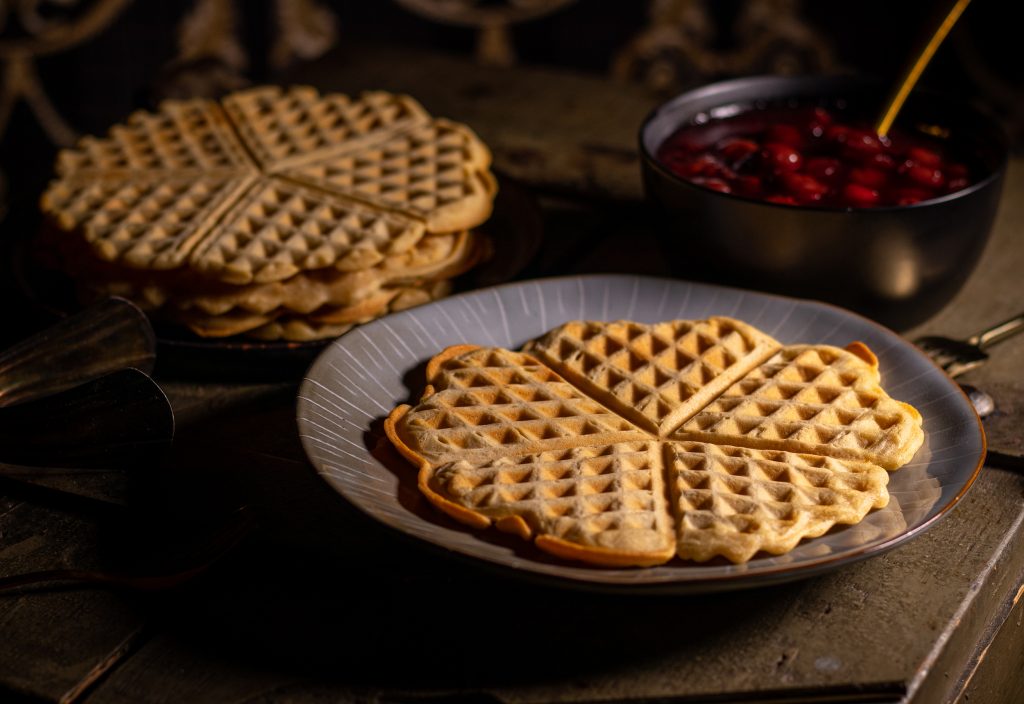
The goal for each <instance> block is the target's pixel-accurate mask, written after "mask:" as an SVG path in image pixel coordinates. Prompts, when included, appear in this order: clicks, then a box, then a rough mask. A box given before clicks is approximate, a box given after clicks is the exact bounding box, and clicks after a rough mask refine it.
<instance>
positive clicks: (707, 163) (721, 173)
mask: <svg viewBox="0 0 1024 704" xmlns="http://www.w3.org/2000/svg"><path fill="white" fill-rule="evenodd" d="M684 175H685V176H688V177H690V178H694V177H696V176H711V177H718V178H721V177H726V178H731V177H732V175H733V174H732V171H731V170H730V169H729V167H727V166H726V165H725V164H723V163H722V160H721V159H719V158H718V157H716V156H715V155H714V154H700V155H698V156H697V157H696V158H695V159H693V160H692V161H690V162H689V164H687V165H686V166H685V167H684Z"/></svg>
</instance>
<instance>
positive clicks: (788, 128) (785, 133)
mask: <svg viewBox="0 0 1024 704" xmlns="http://www.w3.org/2000/svg"><path fill="white" fill-rule="evenodd" d="M764 141H765V142H778V143H779V144H788V145H789V146H791V147H795V148H797V149H799V148H801V147H803V146H804V138H803V135H801V134H800V130H798V129H797V128H796V127H793V125H785V124H774V125H769V126H768V129H766V130H765V131H764Z"/></svg>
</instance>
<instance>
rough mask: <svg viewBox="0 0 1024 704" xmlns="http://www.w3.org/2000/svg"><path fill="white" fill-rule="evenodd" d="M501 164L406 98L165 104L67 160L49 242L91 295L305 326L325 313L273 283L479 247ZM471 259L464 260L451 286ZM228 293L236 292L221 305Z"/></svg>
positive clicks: (396, 274) (49, 205)
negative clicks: (449, 240) (310, 312)
mask: <svg viewBox="0 0 1024 704" xmlns="http://www.w3.org/2000/svg"><path fill="white" fill-rule="evenodd" d="M490 163H491V155H490V152H489V151H488V149H487V147H486V146H485V145H484V144H483V143H482V142H481V141H480V140H479V138H477V136H476V135H475V134H474V133H473V132H472V131H471V130H470V129H469V128H468V127H466V126H464V125H461V124H458V123H454V122H451V121H448V120H444V119H439V118H434V117H431V116H430V115H429V114H428V113H427V112H426V111H425V110H424V109H423V108H422V107H421V106H420V105H419V103H417V102H416V101H415V100H413V99H412V98H410V97H408V96H403V95H394V94H391V93H385V92H368V93H363V94H362V95H360V96H358V97H350V96H347V95H342V94H337V93H333V94H326V95H320V94H319V93H318V92H317V91H316V90H314V89H313V88H309V87H292V88H287V89H284V88H279V87H276V86H267V87H260V88H253V89H250V90H246V91H241V92H238V93H234V94H231V95H228V96H226V97H225V98H224V99H223V100H222V101H219V102H215V101H209V100H199V99H195V100H185V101H167V102H165V103H162V104H161V105H160V106H159V108H158V110H157V111H156V112H152V113H149V112H138V113H135V114H133V115H131V116H130V117H129V118H128V120H127V121H126V122H125V124H122V125H116V126H114V127H112V128H111V129H110V131H109V132H108V134H107V135H106V136H104V137H92V136H90V137H85V138H83V139H82V140H80V142H79V143H78V144H77V145H76V146H75V147H74V148H72V149H67V150H64V151H63V152H61V154H60V155H59V156H58V159H57V166H56V172H57V173H56V178H55V179H54V180H53V182H52V183H51V184H50V186H49V188H48V189H47V191H46V192H45V193H44V194H43V197H42V199H41V208H42V210H43V212H44V213H45V214H46V215H47V216H48V218H49V221H50V222H51V223H52V224H53V225H55V226H56V227H55V228H52V229H53V233H54V234H56V235H57V236H56V237H55V238H54V239H53V241H52V242H51V243H48V244H53V245H55V246H53V247H52V249H54V250H57V251H58V252H59V253H60V254H61V255H62V256H57V257H52V258H54V259H61V258H62V259H63V261H64V263H65V268H67V269H68V271H69V273H71V274H72V276H74V277H75V278H76V279H77V280H78V281H79V282H85V283H86V285H85V286H82V287H80V288H81V290H83V291H84V290H102V289H103V288H104V285H109V284H112V283H116V285H117V286H118V287H120V288H127V289H131V288H133V287H134V288H136V289H138V288H140V287H142V286H145V287H146V290H147V291H149V292H150V294H151V295H149V296H148V298H147V300H145V301H140V302H141V303H152V301H153V300H162V301H172V302H173V301H175V300H176V302H177V303H178V304H179V305H178V308H182V307H187V305H189V304H191V303H193V301H192V300H188V301H186V300H182V298H183V297H185V298H190V299H191V298H195V299H200V300H201V299H202V298H204V297H207V296H210V295H212V296H214V297H215V298H216V300H215V301H214V302H213V303H211V307H218V308H219V309H221V312H219V313H212V312H209V311H207V312H208V314H209V315H219V314H224V315H233V316H234V317H235V318H241V317H244V316H248V317H249V318H250V319H251V318H252V313H254V312H257V311H254V310H253V309H252V308H253V306H252V305H250V306H249V307H248V309H246V310H242V311H239V310H235V308H234V307H227V308H225V302H226V301H230V300H252V299H253V296H255V297H256V298H258V299H259V302H258V304H257V307H258V308H260V311H267V310H271V309H275V308H281V309H286V310H287V311H288V314H289V316H290V317H294V316H293V314H295V313H301V311H302V310H303V309H313V308H315V307H316V306H313V305H312V304H311V303H307V302H305V301H300V302H298V303H296V302H294V301H293V300H291V299H289V298H288V296H287V295H283V296H282V298H281V300H268V291H272V290H274V288H273V287H272V286H270V285H273V284H277V283H280V282H288V281H293V280H294V279H296V278H297V277H303V276H305V275H308V274H311V273H316V272H326V273H327V274H331V273H337V272H341V273H352V272H364V271H366V270H368V269H370V268H373V267H382V266H383V265H385V264H386V263H388V262H391V263H394V262H395V261H397V260H400V258H401V257H402V256H403V255H409V254H412V255H416V256H415V257H414V258H416V259H418V260H421V261H420V266H419V268H420V269H422V268H423V267H424V266H426V267H427V268H429V267H430V266H432V265H433V264H434V263H438V262H434V261H429V260H428V261H422V260H423V259H424V256H423V254H424V253H426V252H427V251H428V250H432V251H437V250H436V247H434V248H431V247H430V246H429V245H428V246H423V245H425V244H426V243H427V241H430V240H431V239H432V238H433V241H434V242H435V243H436V242H437V241H438V239H439V237H440V236H449V237H461V238H462V240H466V239H467V238H473V239H477V238H476V235H475V234H473V233H472V230H473V228H476V227H477V226H479V225H481V224H482V223H483V222H484V221H485V220H486V219H487V218H488V217H489V216H490V214H491V208H492V202H493V200H494V197H495V195H496V192H497V186H496V182H495V179H494V176H493V175H492V174H491V172H490ZM435 236H436V237H435ZM473 249H474V248H473V247H464V248H463V251H465V252H470V251H472V250H473ZM475 261H476V260H475V259H473V260H472V261H471V260H470V258H469V257H468V256H467V257H466V258H465V259H464V260H463V261H462V262H461V263H460V265H459V266H458V267H455V268H456V269H458V271H456V273H459V272H461V271H463V270H465V268H468V266H470V265H471V264H472V263H473V262H475ZM463 264H465V266H463ZM414 268H415V267H414ZM430 276H433V275H430ZM421 278H423V274H422V273H421V272H419V271H415V270H410V271H407V272H403V271H393V272H391V274H390V280H396V279H397V280H402V281H408V280H412V279H421ZM348 280H349V281H351V280H354V279H353V278H351V277H350V278H349V279H348ZM125 282H127V283H125ZM218 285H220V286H221V287H222V290H223V287H225V286H226V287H227V288H228V289H231V290H230V291H229V292H228V293H226V294H223V295H221V291H214V292H213V293H211V292H210V289H211V288H214V287H216V286H218ZM373 285H379V283H376V282H375V283H373V284H371V286H373ZM260 286H263V288H262V289H260V290H259V291H255V292H253V291H251V290H246V288H247V287H252V288H256V287H260ZM288 288H289V287H281V290H282V291H284V290H286V289H288ZM290 288H291V289H295V288H296V287H294V286H292V287H290ZM307 288H308V287H307ZM371 293H373V291H362V290H360V291H356V292H355V293H353V294H352V295H351V297H353V298H355V297H360V296H361V297H365V296H368V295H370V294H371ZM250 294H252V295H250ZM324 303H330V304H332V305H342V304H345V303H347V301H339V300H327V301H324ZM150 309H151V312H154V313H156V314H158V315H160V314H161V313H162V311H160V310H153V307H152V306H150ZM260 314H261V315H265V313H264V312H260ZM164 317H166V318H170V317H172V316H164ZM250 322H252V321H251V320H250ZM307 322H316V321H307ZM213 325H215V326H218V327H220V328H221V329H224V330H235V329H237V328H238V325H236V324H229V323H228V322H224V324H220V323H216V322H214V323H213ZM293 327H294V326H293ZM307 327H308V329H309V330H310V331H311V332H312V331H315V329H316V326H315V325H314V326H307Z"/></svg>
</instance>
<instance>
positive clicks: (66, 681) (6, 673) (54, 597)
mask: <svg viewBox="0 0 1024 704" xmlns="http://www.w3.org/2000/svg"><path fill="white" fill-rule="evenodd" d="M102 544H103V537H102V529H101V527H100V524H99V523H98V522H97V521H96V520H95V519H92V518H88V517H86V518H83V517H79V516H76V515H74V514H71V513H68V512H64V511H59V510H54V509H48V508H41V507H38V506H34V505H32V504H29V503H25V502H21V501H18V500H11V499H9V498H0V576H9V575H13V574H21V573H25V572H34V571H37V570H44V569H55V568H60V567H80V568H83V569H90V568H93V567H96V566H98V565H99V564H101V555H100V551H101V548H100V546H102ZM144 620H145V618H144V615H143V612H142V611H141V609H140V605H139V603H138V601H137V599H135V598H133V597H131V596H126V595H122V594H116V593H113V592H110V591H105V590H95V589H75V590H66V591H60V590H56V591H55V590H47V591H42V592H40V591H30V590H28V591H21V592H3V593H0V700H3V699H4V696H5V695H4V692H5V691H6V692H12V693H18V694H22V695H26V696H32V697H37V698H39V699H43V700H46V701H56V700H58V699H60V698H61V697H62V696H64V695H65V694H67V693H69V692H73V691H74V690H75V689H76V688H77V687H78V685H79V684H80V683H81V682H82V681H83V680H85V679H86V678H88V677H89V675H90V673H91V671H92V670H93V669H94V668H95V667H96V665H97V664H98V663H100V662H102V661H104V660H105V659H107V658H108V656H110V655H111V653H113V652H115V651H116V650H117V649H118V646H119V645H120V644H121V643H123V642H125V641H126V640H129V639H131V638H132V637H133V636H135V635H136V634H138V633H139V631H140V629H141V628H142V625H143V623H144Z"/></svg>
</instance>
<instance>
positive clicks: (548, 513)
mask: <svg viewBox="0 0 1024 704" xmlns="http://www.w3.org/2000/svg"><path fill="white" fill-rule="evenodd" d="M711 331H714V332H711ZM672 335H675V337H674V338H673V337H672ZM695 335H696V336H697V337H704V338H707V339H704V340H702V341H701V342H700V343H699V344H698V345H697V347H696V348H694V347H692V346H691V345H692V342H693V338H694V336H695ZM736 336H739V338H740V339H739V340H737V339H735V338H736ZM684 339H686V340H687V343H686V344H685V345H683V349H687V350H690V351H691V353H690V354H689V355H688V356H687V357H686V359H688V360H689V361H688V362H687V363H685V364H679V365H678V367H679V368H680V369H686V370H689V371H690V372H691V373H692V372H693V369H695V368H696V369H703V370H704V371H698V372H696V374H695V375H694V376H691V377H689V378H690V379H692V380H695V381H699V382H700V383H699V384H691V386H690V387H688V388H690V389H692V393H679V394H678V397H677V399H676V398H672V399H671V403H668V404H667V405H668V408H665V409H662V408H661V406H658V408H659V413H656V414H651V413H648V412H647V411H648V409H650V407H651V401H650V397H651V396H652V395H654V394H662V393H664V391H663V390H659V387H660V386H663V384H658V385H654V384H651V383H649V381H644V379H646V377H644V375H645V374H647V375H654V374H655V372H656V371H657V367H659V366H665V364H664V360H663V358H662V355H663V354H664V353H665V350H666V349H667V350H677V349H679V348H678V347H677V346H676V343H677V342H680V341H682V340H684ZM566 340H568V342H567V343H566V344H565V345H564V346H563V344H562V343H563V342H564V341H566ZM727 340H728V342H726V341H727ZM620 341H622V342H623V344H622V346H621V347H617V346H616V345H619V344H620ZM588 343H592V344H589V345H588ZM776 344H777V343H774V341H773V340H771V338H769V337H767V336H766V335H764V334H763V333H759V332H758V331H757V330H756V329H754V328H751V327H750V326H747V325H745V324H743V323H740V322H739V321H732V320H729V319H725V318H716V319H711V320H709V321H672V322H670V323H662V324H657V325H639V324H635V323H630V322H623V321H619V322H616V323H608V324H603V325H602V324H599V323H587V324H568V325H567V326H562V327H560V328H557V329H556V330H554V331H552V332H551V333H549V334H548V335H545V336H544V337H542V338H540V340H538V341H534V342H533V343H529V344H528V345H527V348H528V349H529V350H530V352H529V353H528V354H524V353H516V352H510V351H508V350H501V349H491V348H479V347H474V346H460V347H455V348H449V349H448V350H445V351H444V352H442V353H441V354H439V355H438V356H437V357H435V358H434V359H433V360H431V362H430V364H429V365H428V367H427V381H428V386H427V388H426V390H425V392H424V395H423V398H422V400H421V401H420V403H419V404H418V405H416V406H415V407H411V408H410V407H409V406H399V407H398V408H396V409H395V410H394V411H393V412H392V413H391V415H390V416H389V418H388V420H387V421H386V423H385V430H386V433H387V435H388V438H389V439H390V440H391V441H392V443H393V444H394V445H395V446H396V447H397V448H398V449H399V451H400V452H402V454H403V455H404V456H405V457H406V458H408V459H409V460H410V461H411V462H413V463H414V464H415V465H417V466H418V467H419V469H420V474H419V486H420V489H421V491H423V493H424V494H425V495H426V496H427V498H428V499H429V500H430V501H432V502H433V503H434V504H435V505H437V506H438V507H439V508H441V509H442V510H444V511H445V512H447V513H449V514H450V515H452V516H453V517H455V518H457V519H458V520H461V521H463V522H465V523H467V524H469V525H472V526H476V527H483V526H486V525H491V524H492V523H494V524H495V525H497V526H498V527H499V528H501V529H503V530H507V531H511V532H513V533H516V534H518V535H520V536H522V537H524V538H531V537H532V538H533V539H534V540H535V542H536V544H537V545H538V546H539V547H540V548H541V549H544V550H547V551H549V552H552V553H555V554H558V555H562V556H564V557H571V558H574V559H580V560H584V561H587V562H592V563H596V564H603V565H634V564H635V565H650V564H657V563H660V562H664V561H666V560H669V559H671V558H672V556H673V555H678V556H679V557H681V558H683V559H690V560H697V561H705V560H709V559H711V558H713V557H715V556H723V557H725V558H727V559H729V560H732V561H734V562H744V561H747V560H749V559H750V558H751V557H752V556H754V555H755V554H756V553H758V552H759V551H763V552H766V553H772V554H778V553H782V552H786V551H788V550H791V549H792V548H793V547H794V546H795V545H796V544H797V543H798V542H799V541H800V540H802V539H804V538H813V537H816V536H819V535H821V534H822V533H824V532H825V531H827V530H828V529H829V528H831V527H832V526H833V525H836V524H853V523H857V522H859V521H860V520H861V519H863V517H864V516H865V515H866V514H867V512H868V511H870V510H871V509H872V508H880V507H882V506H885V505H886V503H887V501H888V493H887V491H886V483H887V481H888V474H887V473H886V470H885V469H883V467H882V466H880V465H884V466H885V467H886V468H889V469H895V468H896V467H898V466H899V465H900V464H902V463H904V462H906V461H908V460H909V459H910V457H911V456H912V455H913V454H914V452H916V450H917V448H918V447H919V446H920V444H921V441H922V437H923V433H922V431H921V428H920V425H921V418H920V415H919V414H918V413H917V411H915V410H913V409H912V408H911V407H909V406H906V404H901V403H899V402H897V401H894V400H892V399H890V398H889V397H888V396H887V395H886V394H885V392H884V391H882V390H881V388H880V387H879V386H878V384H877V382H878V372H877V360H874V357H873V355H871V353H870V351H869V350H867V348H866V347H864V346H863V345H861V344H860V343H854V344H853V345H851V347H850V349H851V350H852V352H850V351H844V350H839V349H838V348H834V347H828V346H811V345H797V346H791V347H783V348H781V349H780V350H779V351H778V352H777V353H776V354H775V355H774V356H773V357H772V358H771V359H770V360H769V361H767V362H763V363H760V362H759V361H758V359H759V358H762V359H763V356H764V353H765V350H767V354H769V355H770V354H771V353H772V351H773V349H774V348H775V345H776ZM631 345H632V347H631ZM693 349H699V350H700V351H701V352H707V351H709V350H713V349H717V350H718V351H717V352H713V353H712V354H711V355H710V356H709V358H708V359H704V358H702V357H701V356H700V354H697V355H696V356H695V355H694V354H692V350H693ZM538 350H546V351H547V352H548V353H549V354H551V353H552V351H554V352H556V353H558V354H556V355H555V356H554V360H556V361H550V362H549V361H547V358H544V359H541V358H539V357H537V356H534V355H536V354H539V352H538ZM581 350H582V351H585V353H586V354H585V355H584V354H580V352H581ZM623 350H625V351H626V352H627V355H628V357H627V358H628V360H629V362H628V363H622V367H623V368H630V367H632V371H633V372H638V371H639V372H640V376H641V381H642V382H643V383H644V384H645V386H644V388H642V389H641V391H642V393H636V394H635V395H633V394H622V393H616V392H615V391H614V389H615V386H614V385H611V388H608V387H605V388H602V387H601V384H602V383H609V382H608V380H609V379H613V378H614V379H617V377H614V376H610V375H608V374H606V373H605V372H604V371H601V372H599V373H595V374H589V372H592V371H594V370H607V369H608V368H609V367H610V366H612V365H614V368H615V369H618V368H620V362H621V361H622V360H620V359H619V358H618V355H620V353H621V352H622V351H623ZM751 350H756V352H754V353H753V354H754V356H753V357H751V356H750V355H751ZM673 354H675V353H674V352H673ZM586 355H590V357H587V356H586ZM812 358H816V359H817V360H818V361H813V360H812ZM588 360H589V361H588ZM730 360H731V361H730ZM556 364H557V365H558V370H561V369H563V368H564V369H567V370H568V371H567V374H566V376H565V377H563V376H560V374H559V373H558V371H556V370H555V369H553V368H552V367H554V366H555V365H556ZM694 365H696V366H694ZM737 367H738V369H737ZM815 368H817V372H816V373H815V374H812V373H811V370H812V369H815ZM641 370H646V371H641ZM741 370H742V371H741ZM793 370H797V371H796V372H794V371H793ZM668 371H669V370H665V371H664V373H665V374H666V375H667V374H668ZM793 373H798V374H799V375H800V377H801V378H800V381H799V384H800V385H801V390H800V391H798V392H797V393H796V394H794V395H793V396H796V395H798V394H800V393H803V394H804V395H805V396H806V397H809V396H810V395H811V390H812V389H817V390H818V391H820V392H821V398H826V397H828V398H830V399H832V400H833V401H834V400H835V399H838V398H841V397H843V395H844V394H852V395H853V396H852V398H855V399H857V400H858V401H859V402H861V403H863V404H864V405H863V406H858V408H860V409H861V411H860V412H859V415H858V416H856V417H853V416H850V415H845V414H844V410H845V405H843V404H839V406H836V407H833V408H831V409H827V408H818V409H817V414H822V415H821V417H820V418H819V419H818V420H817V421H815V422H817V423H818V424H822V425H828V423H832V424H833V425H837V424H841V423H843V422H846V423H847V428H846V429H847V432H848V433H849V434H851V435H853V436H855V437H857V438H861V439H860V440H857V441H856V442H854V441H850V442H832V443H831V444H830V443H825V442H819V443H817V444H807V443H805V442H803V441H802V440H797V439H794V440H793V442H791V443H788V444H787V443H786V442H782V441H779V442H774V443H767V444H766V443H765V442H764V440H763V439H762V438H759V437H757V436H756V434H754V436H748V435H744V434H742V433H730V432H722V433H720V434H717V435H714V436H713V437H709V438H705V437H703V436H701V437H695V434H694V433H691V432H688V431H687V430H686V428H687V427H688V426H689V425H690V424H691V423H698V421H699V420H700V419H701V418H702V416H703V415H704V414H705V413H707V412H709V411H708V410H701V409H700V406H699V404H696V403H694V402H693V399H695V398H697V399H700V401H701V402H702V403H703V404H704V405H705V407H706V409H712V408H715V407H716V404H719V403H721V402H723V401H725V402H727V403H728V402H729V399H731V398H732V397H731V396H730V393H731V392H732V393H736V391H734V390H736V389H743V388H750V387H751V386H752V385H753V384H754V383H755V382H757V388H758V389H760V388H766V389H767V388H770V387H769V385H768V382H767V381H766V379H771V378H774V377H779V383H790V382H789V379H790V377H791V376H792V374H793ZM780 375H781V376H780ZM723 376H724V377H725V378H729V377H730V376H731V377H732V379H733V380H735V381H734V383H732V384H731V385H729V384H724V383H721V382H719V383H718V387H717V391H716V392H713V393H707V392H705V391H704V390H705V389H707V388H708V386H709V385H711V384H714V383H715V382H716V380H720V379H722V378H723ZM676 377H677V378H676V381H674V382H673V383H674V384H678V383H679V381H678V377H679V374H678V373H676ZM737 377H739V378H738V380H736V378H737ZM835 378H838V379H839V380H840V381H841V382H842V384H845V390H844V391H842V392H841V393H838V394H833V393H832V390H833V388H834V384H835V383H836V382H835ZM615 383H616V384H617V383H621V382H620V381H616V382H615ZM629 383H630V385H637V384H638V383H639V382H637V381H636V380H631V381H630V382H629ZM793 383H797V382H793ZM675 388H678V387H675ZM787 388H788V387H787ZM702 394H703V395H702ZM715 394H717V395H718V397H717V398H716V397H715ZM744 394H746V392H744ZM869 397H870V403H869V402H868V401H869ZM631 398H632V399H635V400H634V404H636V405H635V406H634V407H633V408H632V409H628V408H627V407H626V406H625V404H626V403H627V400H628V399H631ZM765 398H766V399H769V400H776V401H778V400H783V399H779V398H778V397H777V396H776V394H775V392H774V391H766V392H765ZM790 398H792V397H790ZM804 402H805V400H802V401H800V403H804ZM673 404H674V405H673ZM687 404H689V410H687V411H686V412H685V413H684V414H680V413H678V409H679V408H684V407H687ZM816 404H817V405H822V404H821V402H820V401H819V402H816ZM811 405H812V406H813V405H815V404H811ZM694 406H696V408H693V407H694ZM776 407H777V408H778V407H781V406H780V405H779V404H776ZM840 407H842V409H844V410H843V411H841V410H840ZM799 408H800V409H803V406H799ZM627 410H632V411H633V412H632V413H629V412H627ZM802 412H804V411H803V410H799V411H797V414H798V415H799V414H800V413H802ZM807 412H809V411H807ZM687 413H688V414H690V415H692V418H691V420H690V421H688V422H684V421H685V414H687ZM887 414H894V415H892V416H890V415H887ZM892 418H895V420H893V421H892V422H890V420H892ZM665 419H670V422H665ZM829 419H831V420H829ZM763 420H764V419H762V421H763ZM805 420H806V419H805ZM632 421H635V423H634V422H632ZM869 422H873V423H875V424H876V425H877V426H878V428H879V429H880V434H879V433H874V434H872V433H870V432H868V430H867V424H868V423H869ZM678 423H683V428H682V429H680V430H676V425H675V424H678ZM883 426H884V427H883ZM807 432H814V431H813V430H812V431H807ZM836 437H838V436H835V437H833V439H835V438H836ZM869 437H870V438H871V440H870V442H869V441H868V440H867V438H869ZM695 440H705V441H702V442H697V441H695ZM851 445H856V446H857V448H858V451H857V452H851V451H850V447H851ZM808 448H810V449H808ZM865 448H871V450H870V451H867V450H865ZM881 448H885V451H884V452H883V451H880V449H881ZM594 458H604V459H600V460H595V459H594ZM894 458H895V459H894ZM597 466H600V467H603V468H604V471H597V470H594V469H593V468H594V467H597ZM654 475H657V476H654ZM598 477H604V478H603V479H602V478H598ZM640 477H643V479H642V480H641V479H639V478H640ZM634 490H635V491H636V492H640V494H635V495H634V493H631V492H634ZM643 492H650V493H649V494H644V493H643ZM641 495H642V496H644V497H647V498H644V499H643V500H641V499H640V498H639V497H640V496H641ZM655 495H656V496H655ZM627 496H628V497H631V498H629V499H628V500H627ZM657 497H661V498H657ZM666 497H667V498H666ZM648 499H649V500H648ZM662 499H665V501H666V503H664V504H662V503H661V500H662ZM666 511H667V515H668V516H669V518H670V519H666V518H664V515H665V512H666ZM659 516H660V517H659ZM666 526H668V527H670V529H668V528H666ZM666 530H669V533H670V534H671V535H674V536H675V537H674V542H669V543H666V542H664V541H665V538H664V536H665V535H666V532H665V531H666ZM658 536H660V537H658ZM659 541H660V542H659Z"/></svg>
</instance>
